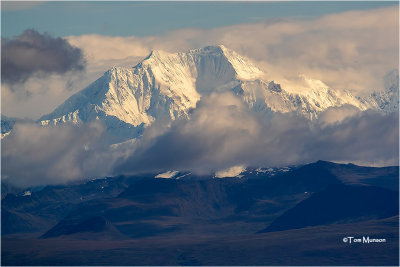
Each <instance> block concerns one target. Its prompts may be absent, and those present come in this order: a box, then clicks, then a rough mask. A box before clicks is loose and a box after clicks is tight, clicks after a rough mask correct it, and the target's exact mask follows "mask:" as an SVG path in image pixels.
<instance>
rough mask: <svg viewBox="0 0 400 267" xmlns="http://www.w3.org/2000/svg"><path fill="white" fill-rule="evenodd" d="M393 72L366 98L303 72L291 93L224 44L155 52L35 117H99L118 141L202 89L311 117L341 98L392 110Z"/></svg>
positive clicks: (183, 105)
mask: <svg viewBox="0 0 400 267" xmlns="http://www.w3.org/2000/svg"><path fill="white" fill-rule="evenodd" d="M396 74H397V73H396ZM392 76H393V77H392ZM392 76H391V77H389V78H388V81H389V82H388V84H387V85H386V89H387V90H386V91H382V92H380V93H376V94H374V95H371V96H370V97H368V98H360V97H355V96H353V95H352V94H350V93H343V92H339V91H337V90H334V89H332V88H329V86H327V85H326V84H324V83H323V82H322V81H319V80H314V79H311V78H307V77H305V76H301V79H302V80H303V81H302V82H303V83H305V84H307V87H308V89H307V90H302V91H297V92H296V93H293V92H291V91H289V90H286V89H285V88H282V87H281V85H280V84H279V83H278V81H272V80H268V77H266V75H265V74H264V73H263V72H262V71H261V70H260V69H259V68H258V67H257V66H255V64H254V63H252V62H251V61H250V60H248V59H246V58H244V57H242V56H240V55H239V54H237V53H236V52H234V51H231V50H229V49H227V48H226V47H224V46H223V45H219V46H208V47H205V48H202V49H195V50H190V51H189V52H186V53H176V54H171V53H167V52H163V51H153V52H151V54H150V55H149V56H148V57H147V58H145V59H144V60H143V61H141V62H140V63H139V64H138V65H136V66H135V67H133V68H121V67H113V68H111V69H110V70H108V71H107V72H105V73H104V75H103V76H102V77H100V78H99V79H98V80H96V81H95V82H94V83H92V84H91V85H89V86H88V87H87V88H85V89H83V90H82V91H80V92H78V93H76V94H75V95H73V96H71V97H70V98H69V99H68V100H66V101H65V102H64V103H63V104H62V105H60V106H59V107H58V108H56V109H55V110H54V111H53V112H52V113H50V114H48V115H45V116H43V117H42V118H41V119H40V120H39V121H40V124H42V125H53V124H59V123H66V122H72V123H74V124H80V123H86V122H90V121H93V120H97V119H99V120H101V121H103V122H104V123H105V125H106V127H107V131H108V132H109V133H110V134H111V135H114V136H118V138H120V139H121V141H123V140H127V139H130V138H135V137H138V136H140V134H141V133H142V131H143V129H144V128H145V127H147V126H148V125H150V124H152V123H153V122H154V121H155V120H157V119H161V118H167V119H169V120H174V119H176V118H178V117H188V116H189V111H190V109H192V108H195V107H196V104H197V102H198V101H199V100H200V98H201V97H202V96H204V95H207V94H210V93H211V92H222V91H231V92H233V93H234V94H236V95H238V96H239V97H241V98H242V99H243V101H245V102H246V103H247V104H248V106H249V107H250V108H251V109H253V110H255V111H259V112H266V113H268V112H281V113H287V112H297V113H299V114H302V115H304V116H305V117H307V118H309V119H311V120H312V119H315V118H317V116H318V114H319V113H320V112H322V111H324V110H326V109H327V108H329V107H338V106H342V105H344V104H351V105H353V106H355V107H357V108H359V109H360V110H366V109H370V108H372V109H381V110H385V111H391V110H396V109H398V74H397V84H396V75H394V74H393V75H392ZM396 93H397V98H396V96H395V95H396Z"/></svg>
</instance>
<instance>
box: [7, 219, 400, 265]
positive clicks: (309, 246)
mask: <svg viewBox="0 0 400 267" xmlns="http://www.w3.org/2000/svg"><path fill="white" fill-rule="evenodd" d="M398 221H399V217H398V216H395V217H391V218H387V219H382V220H370V221H366V222H361V223H350V224H336V225H330V226H314V227H308V228H303V229H297V230H287V231H280V232H270V233H258V234H256V233H254V234H247V235H228V236H227V235H223V234H220V235H217V236H196V237H195V238H193V237H188V236H185V235H175V234H173V233H172V234H169V235H166V236H164V237H160V236H158V237H154V238H140V239H130V240H118V241H117V240H114V241H100V240H74V239H64V238H50V239H10V238H4V239H2V265H110V266H113V265H233V266H235V265H236V266H237V265H253V266H259V265H356V266H359V265H370V266H371V265H372V266H377V265H380V266H382V265H385V266H387V265H392V266H398V263H399V258H398V251H399V244H398V240H399V232H398ZM221 231H223V229H221ZM348 236H354V237H361V238H362V236H365V237H367V236H370V237H371V238H372V237H374V238H385V239H386V242H385V243H369V244H368V243H361V244H360V243H352V244H349V243H345V242H344V241H343V238H344V237H348Z"/></svg>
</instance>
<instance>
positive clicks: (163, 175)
mask: <svg viewBox="0 0 400 267" xmlns="http://www.w3.org/2000/svg"><path fill="white" fill-rule="evenodd" d="M177 174H178V171H167V172H164V173H160V174H158V175H156V176H155V177H154V178H164V179H169V178H172V177H175V175H177Z"/></svg>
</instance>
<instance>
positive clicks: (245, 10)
mask: <svg viewBox="0 0 400 267" xmlns="http://www.w3.org/2000/svg"><path fill="white" fill-rule="evenodd" d="M397 3H398V2H393V1H392V2H383V1H379V2H366V1H357V2H339V1H334V2H327V1H326V2H261V3H260V2H252V3H244V2H41V3H37V4H36V3H35V2H19V3H15V2H14V3H12V4H10V3H5V2H4V1H2V3H1V4H2V11H1V13H2V14H1V15H2V16H1V22H2V23H1V30H2V37H12V36H15V35H19V34H21V33H22V32H23V31H24V30H25V29H27V28H33V29H36V30H38V31H39V32H47V33H49V34H51V35H54V36H68V35H82V34H92V33H95V34H101V35H111V36H132V35H133V36H147V35H158V34H162V33H165V32H168V31H171V30H176V29H181V28H202V29H210V28H214V27H218V26H226V25H234V24H240V23H252V22H260V21H265V20H269V19H276V18H300V19H301V18H313V17H318V16H322V15H325V14H331V13H339V12H343V11H347V10H363V9H371V8H377V7H384V6H390V5H395V4H397Z"/></svg>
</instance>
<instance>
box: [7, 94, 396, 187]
mask: <svg viewBox="0 0 400 267" xmlns="http://www.w3.org/2000/svg"><path fill="white" fill-rule="evenodd" d="M105 134H106V133H104V128H103V126H102V125H100V124H98V123H93V124H90V125H86V126H85V125H84V126H80V127H77V126H73V125H64V126H51V127H41V126H38V125H36V124H16V126H15V128H14V129H13V131H12V133H11V134H10V135H9V136H7V137H5V138H4V139H3V140H2V166H3V167H2V177H3V179H5V180H7V181H9V182H11V183H13V184H16V185H19V186H34V185H43V184H58V183H65V182H69V181H73V180H76V179H83V178H95V177H102V176H103V177H104V176H106V175H117V174H130V173H143V172H160V171H169V170H182V171H183V170H190V171H193V172H196V173H199V174H206V173H214V172H217V171H221V170H224V169H228V168H231V167H232V166H239V165H240V166H262V167H267V166H276V167H278V166H287V165H292V164H304V163H310V162H314V161H317V160H328V161H341V162H356V163H363V164H371V165H376V164H383V165H397V163H398V158H399V155H398V144H399V123H398V114H397V113H391V114H382V113H379V112H376V111H365V112H355V110H354V109H353V108H352V107H350V106H344V107H342V108H331V109H328V110H327V111H325V112H324V113H322V114H321V116H320V119H318V120H317V121H315V122H313V123H312V124H310V122H309V121H307V120H306V119H304V118H302V117H299V116H296V115H295V114H279V113H275V114H274V115H273V116H268V118H266V117H265V116H264V115H262V114H260V113H255V112H253V111H251V110H249V108H248V107H247V106H246V105H245V104H244V103H243V102H242V101H241V100H240V99H239V98H237V97H236V96H234V95H233V94H231V93H222V94H212V95H210V96H208V97H204V98H202V99H201V100H200V102H199V103H198V106H197V108H196V109H195V110H193V112H192V115H191V118H190V119H189V120H186V119H182V120H176V121H174V122H172V124H171V125H170V126H169V127H166V126H165V124H163V123H155V124H153V125H152V126H150V127H149V128H147V130H146V131H145V133H144V135H143V137H142V138H141V139H138V140H135V141H131V142H125V143H123V144H119V145H113V146H111V147H110V146H108V145H105V144H104V143H103V141H102V140H103V139H104V138H106V136H105Z"/></svg>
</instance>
